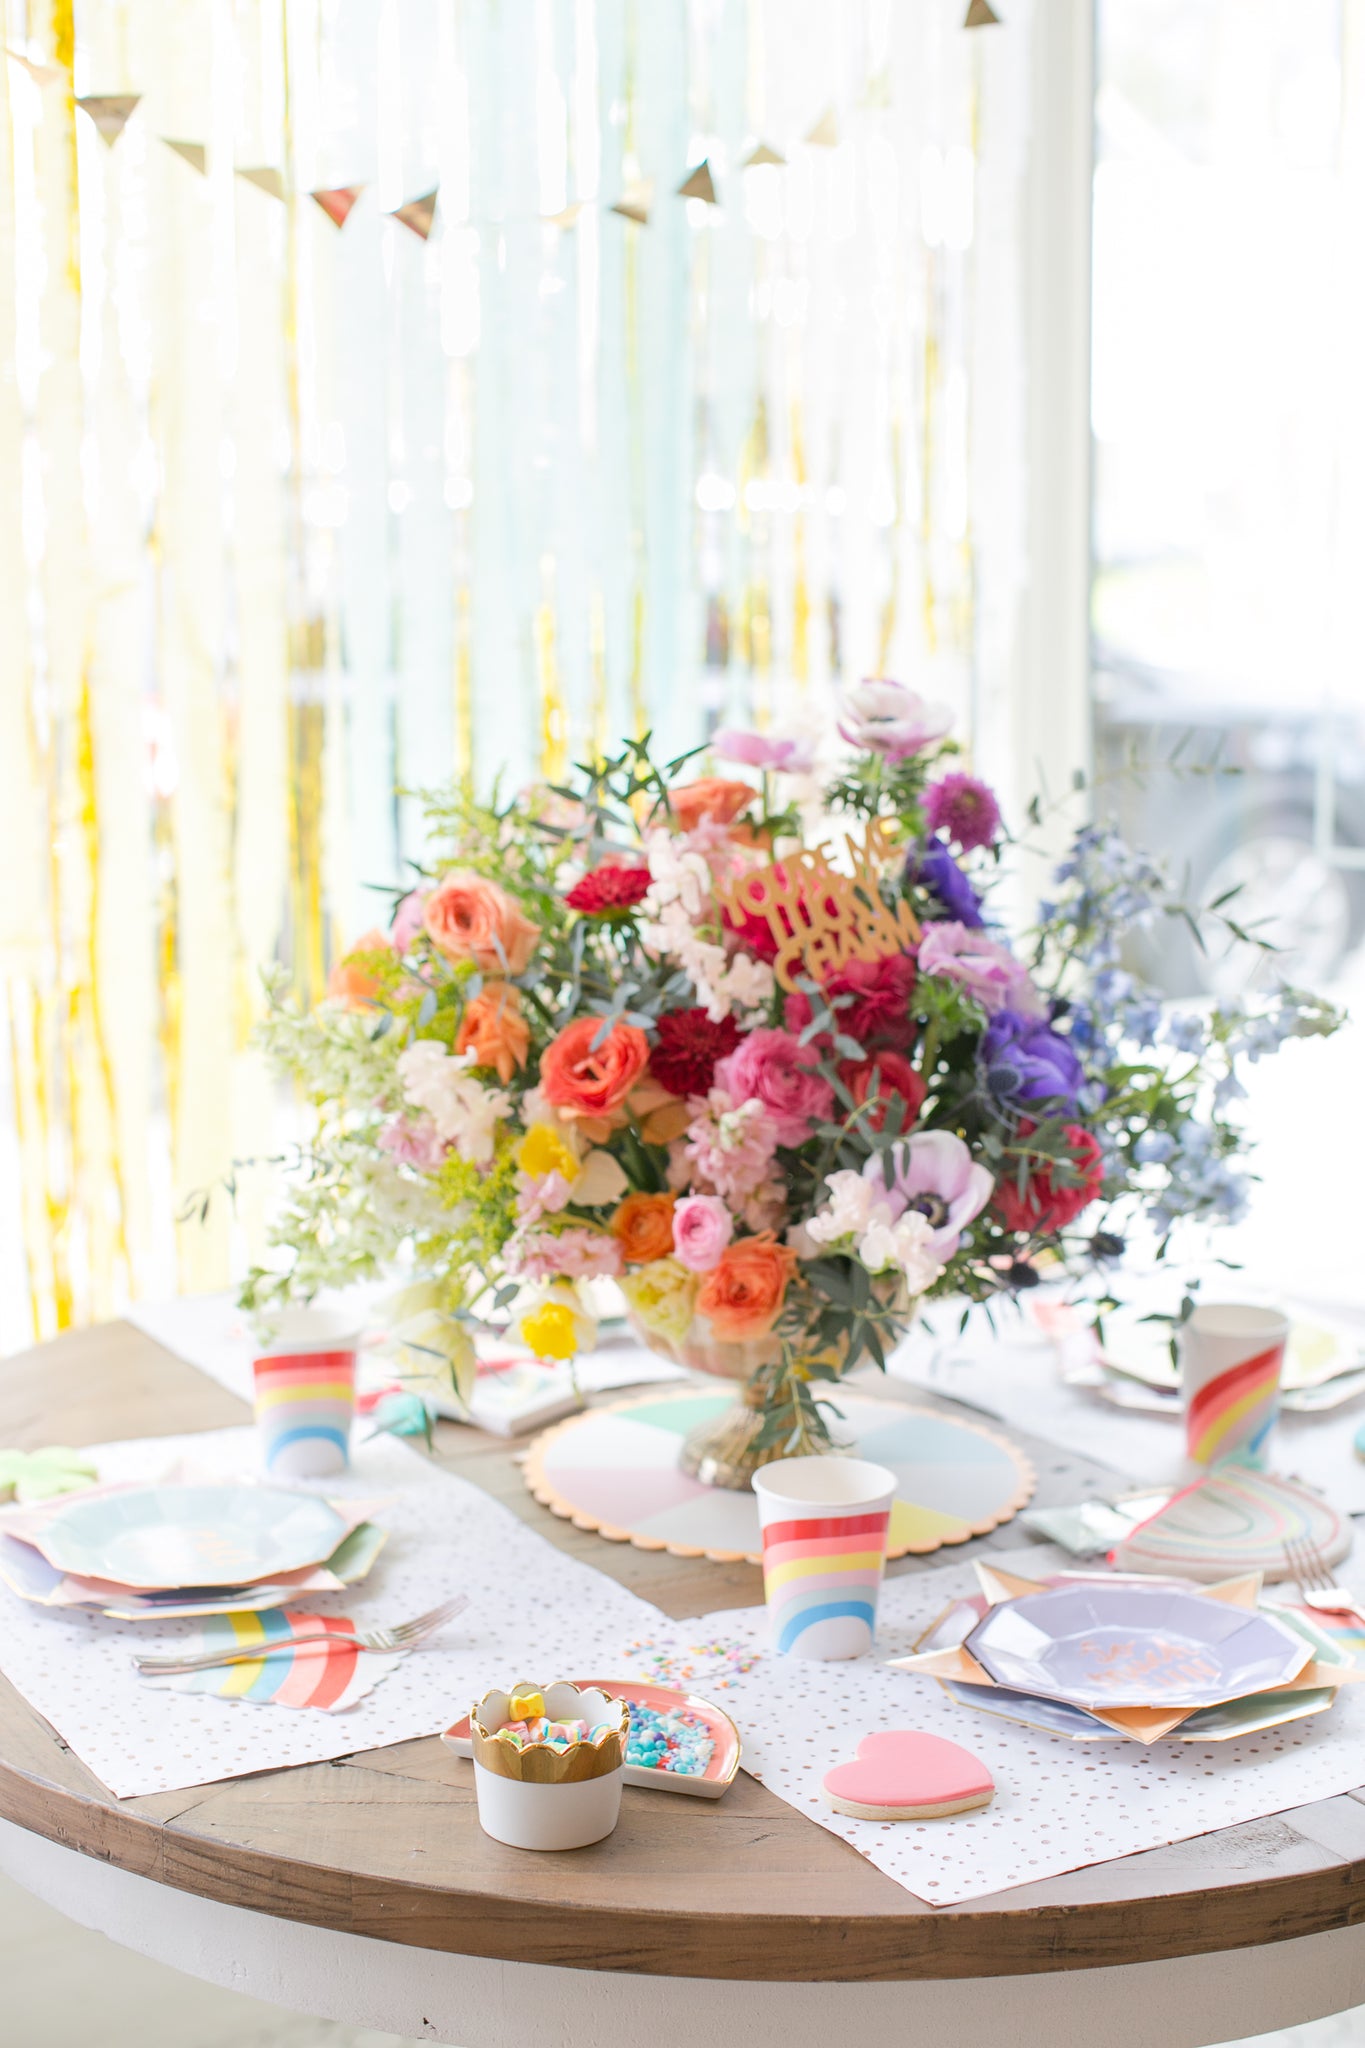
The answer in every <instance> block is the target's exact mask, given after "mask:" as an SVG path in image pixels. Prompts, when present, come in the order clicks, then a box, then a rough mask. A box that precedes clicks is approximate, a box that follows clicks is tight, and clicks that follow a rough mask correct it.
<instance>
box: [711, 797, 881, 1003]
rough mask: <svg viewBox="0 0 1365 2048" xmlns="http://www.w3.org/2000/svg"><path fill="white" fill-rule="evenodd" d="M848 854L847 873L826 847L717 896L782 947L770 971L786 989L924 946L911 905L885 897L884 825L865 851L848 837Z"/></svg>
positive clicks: (756, 871) (787, 857) (871, 829)
mask: <svg viewBox="0 0 1365 2048" xmlns="http://www.w3.org/2000/svg"><path fill="white" fill-rule="evenodd" d="M844 848H845V852H846V855H847V861H848V872H844V871H842V870H840V869H838V868H835V867H833V866H831V864H830V860H829V857H828V855H827V854H826V853H825V852H824V851H823V850H822V849H821V848H819V847H808V848H801V849H800V850H798V851H797V852H796V853H792V854H784V855H783V857H782V859H781V860H779V861H774V862H773V863H772V865H771V866H770V867H764V868H753V869H751V870H750V871H749V873H748V874H746V875H741V876H740V878H739V880H738V881H737V882H734V883H732V884H731V886H730V887H729V888H728V889H726V890H723V891H721V892H720V899H719V900H720V903H721V907H722V909H724V910H728V911H729V912H730V914H731V916H732V917H734V918H736V919H743V918H745V917H759V918H762V919H763V920H764V922H765V923H766V924H767V927H768V930H769V931H770V932H771V933H772V936H773V938H774V940H775V941H776V943H777V949H778V951H777V958H776V959H775V960H774V962H773V973H774V974H775V975H776V977H777V980H778V982H779V983H780V985H781V986H782V987H783V988H785V989H790V990H794V989H796V988H797V986H798V985H799V983H798V976H799V975H800V974H804V975H806V976H807V977H808V978H809V979H810V980H812V981H818V982H824V981H826V980H827V979H828V978H829V976H830V975H831V974H834V973H836V972H837V971H838V969H839V968H841V967H845V966H847V964H848V962H849V961H850V960H868V961H872V960H887V959H891V958H893V957H894V956H895V955H896V954H898V953H905V952H907V951H908V950H909V948H910V947H911V946H914V945H916V944H917V943H918V941H919V937H920V924H919V919H918V918H917V917H916V916H915V913H914V911H913V910H912V909H911V907H910V905H909V904H908V903H907V902H905V901H904V900H903V899H902V900H901V901H900V902H898V903H896V904H895V905H894V907H893V906H892V905H890V904H888V903H887V902H886V901H885V900H884V898H883V896H882V892H881V885H880V880H879V870H880V867H881V865H882V864H883V863H884V862H885V861H886V860H887V858H888V857H889V855H890V853H891V851H892V849H891V847H890V846H889V845H888V843H887V835H886V828H885V826H884V825H883V824H882V823H881V822H880V821H875V822H874V823H872V824H871V825H869V826H868V828H867V831H866V833H865V835H864V837H863V841H862V844H861V845H859V844H858V842H857V841H856V840H855V839H852V838H848V837H846V838H845V840H844Z"/></svg>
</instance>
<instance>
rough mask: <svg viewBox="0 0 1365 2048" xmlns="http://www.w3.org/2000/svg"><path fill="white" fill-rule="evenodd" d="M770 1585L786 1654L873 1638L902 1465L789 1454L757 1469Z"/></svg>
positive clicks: (856, 1649)
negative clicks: (896, 1467) (894, 1467)
mask: <svg viewBox="0 0 1365 2048" xmlns="http://www.w3.org/2000/svg"><path fill="white" fill-rule="evenodd" d="M754 1492H755V1493H756V1494H757V1496H758V1519H759V1521H760V1523H761V1524H762V1528H763V1592H764V1595H765V1597H766V1599H767V1602H768V1613H769V1615H770V1616H771V1618H772V1629H773V1647H774V1648H775V1649H776V1650H778V1651H779V1652H780V1653H781V1654H782V1655H783V1656H784V1657H817V1658H821V1659H825V1660H831V1659H834V1658H838V1657H860V1656H861V1655H862V1653H863V1651H864V1650H870V1649H871V1648H872V1643H873V1639H874V1637H875V1634H876V1628H877V1595H878V1593H879V1592H880V1591H881V1583H882V1572H883V1570H884V1569H885V1566H886V1531H887V1526H888V1524H889V1523H890V1520H891V1503H892V1501H893V1500H894V1499H895V1497H896V1475H895V1473H894V1472H889V1471H888V1470H887V1468H886V1466H885V1465H872V1464H869V1463H868V1461H867V1460H866V1459H865V1458H833V1457H831V1458H782V1459H779V1460H778V1462H777V1463H776V1464H773V1465H764V1466H762V1467H761V1468H760V1470H759V1471H757V1472H755V1474H754Z"/></svg>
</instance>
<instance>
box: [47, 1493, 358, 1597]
mask: <svg viewBox="0 0 1365 2048" xmlns="http://www.w3.org/2000/svg"><path fill="white" fill-rule="evenodd" d="M345 1534H346V1523H345V1522H344V1521H343V1519H342V1517H341V1516H340V1515H339V1514H338V1513H337V1511H336V1509H335V1508H334V1507H332V1506H331V1505H330V1504H329V1503H328V1502H327V1501H325V1500H319V1499H317V1498H316V1497H315V1496H313V1495H311V1494H305V1493H286V1492H285V1491H284V1490H283V1489H282V1488H278V1487H270V1486H135V1487H128V1488H127V1489H125V1490H122V1491H118V1492H111V1493H106V1494H101V1495H100V1496H98V1497H94V1498H83V1497H82V1496H80V1495H76V1496H75V1497H73V1499H72V1500H71V1502H70V1504H69V1506H64V1507H61V1508H58V1509H57V1510H56V1511H55V1512H54V1513H53V1514H52V1515H51V1516H50V1517H49V1518H48V1519H47V1520H46V1521H45V1522H44V1524H43V1526H42V1528H41V1530H40V1531H35V1532H34V1534H33V1536H32V1538H31V1539H30V1540H31V1541H32V1543H33V1546H34V1548H35V1549H37V1550H40V1551H41V1552H42V1554H43V1556H44V1557H45V1558H46V1559H47V1561H48V1563H49V1564H52V1565H55V1566H56V1567H57V1568H58V1570H59V1571H63V1572H72V1573H75V1574H77V1575H79V1576H80V1577H83V1578H93V1579H106V1580H116V1581H117V1582H118V1584H119V1585H122V1586H127V1587H129V1588H131V1589H133V1590H135V1591H137V1592H165V1591H170V1590H172V1589H174V1588H178V1587H188V1586H193V1587H196V1588H202V1587H208V1586H246V1585H250V1584H251V1583H252V1582H253V1581H255V1580H259V1579H263V1578H266V1577H268V1576H272V1575H273V1574H275V1573H277V1572H292V1571H299V1570H301V1569H302V1568H303V1567H304V1566H305V1565H313V1564H319V1563H321V1562H322V1560H323V1559H324V1558H327V1557H330V1556H331V1554H332V1552H333V1551H334V1550H335V1549H336V1548H337V1546H338V1544H339V1543H340V1542H341V1539H342V1537H343V1536H344V1535H345Z"/></svg>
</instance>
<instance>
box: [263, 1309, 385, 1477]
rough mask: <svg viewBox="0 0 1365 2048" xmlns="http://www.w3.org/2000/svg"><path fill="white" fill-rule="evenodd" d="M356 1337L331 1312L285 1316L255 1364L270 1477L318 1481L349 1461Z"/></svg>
mask: <svg viewBox="0 0 1365 2048" xmlns="http://www.w3.org/2000/svg"><path fill="white" fill-rule="evenodd" d="M359 1341H360V1333H359V1331H358V1330H357V1329H356V1327H355V1324H354V1323H353V1322H352V1321H351V1319H350V1318H349V1317H347V1316H343V1315H339V1314H336V1313H334V1312H333V1311H332V1310H330V1309H317V1308H296V1309H288V1310H286V1312H285V1314H284V1315H283V1317H282V1318H281V1319H280V1323H279V1326H278V1328H277V1330H276V1333H275V1337H274V1341H273V1342H272V1343H271V1344H270V1345H268V1346H267V1348H266V1349H265V1350H263V1351H261V1352H260V1353H259V1354H258V1356H257V1358H256V1361H255V1367H254V1370H255V1378H256V1428H257V1431H258V1433H259V1436H260V1440H261V1455H262V1457H263V1459H264V1461H265V1467H266V1470H267V1471H268V1472H275V1473H278V1474H280V1475H282V1476H284V1477H288V1478H291V1479H320V1478H323V1477H325V1476H326V1474H327V1473H329V1472H344V1471H345V1470H346V1467H347V1465H348V1464H349V1463H350V1461H351V1414H352V1411H353V1409H354V1407H355V1354H356V1346H357V1344H358V1343H359Z"/></svg>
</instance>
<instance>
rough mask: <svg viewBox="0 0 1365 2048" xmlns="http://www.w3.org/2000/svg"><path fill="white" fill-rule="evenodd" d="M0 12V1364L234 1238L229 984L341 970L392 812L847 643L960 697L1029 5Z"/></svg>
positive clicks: (1005, 346) (811, 670) (458, 4)
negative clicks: (410, 207)
mask: <svg viewBox="0 0 1365 2048" xmlns="http://www.w3.org/2000/svg"><path fill="white" fill-rule="evenodd" d="M0 11H2V12H3V25H4V42H5V45H6V48H7V49H8V51H9V52H10V53H11V55H10V56H9V58H8V59H7V60H6V61H4V62H3V63H0V131H2V133H0V562H2V563H3V569H2V570H0V675H2V676H3V684H2V687H0V872H3V876H4V888H3V890H0V969H2V970H3V996H4V1002H3V1029H4V1034H5V1039H6V1051H7V1061H6V1067H7V1073H8V1081H9V1102H8V1114H7V1116H6V1117H0V1144H3V1147H4V1149H3V1151H0V1221H3V1223H4V1225H5V1228H4V1231H3V1233H2V1236H3V1245H4V1249H3V1253H2V1254H0V1293H2V1294H3V1302H2V1303H0V1343H3V1345H4V1346H6V1347H9V1346H12V1345H14V1344H16V1343H19V1342H22V1341H24V1340H25V1339H26V1338H27V1337H28V1336H29V1335H37V1336H48V1335H51V1334H52V1333H53V1332H54V1331H56V1330H58V1329H60V1328H62V1327H64V1326H66V1325H68V1324H71V1323H79V1322H84V1321H88V1320H90V1319H92V1318H96V1317H99V1316H104V1315H108V1314H110V1313H112V1312H114V1311H115V1310H116V1309H117V1307H118V1306H119V1304H120V1303H121V1302H122V1301H124V1300H126V1299H128V1298H129V1297H130V1296H132V1295H136V1294H139V1293H145V1292H148V1291H161V1292H166V1291H170V1290H171V1289H173V1288H177V1287H178V1288H182V1289H187V1290H188V1289H195V1288H201V1287H208V1286H214V1285H221V1284H223V1283H224V1281H225V1280H226V1278H227V1277H228V1274H229V1271H230V1269H231V1267H232V1266H233V1265H234V1264H236V1263H238V1262H239V1261H240V1259H241V1257H242V1255H243V1253H244V1250H245V1249H246V1247H247V1245H248V1244H249V1243H250V1242H251V1241H253V1240H254V1238H255V1236H256V1234H257V1232H258V1230H259V1226H260V1210H261V1206H262V1204H263V1202H264V1199H265V1196H266V1189H265V1186H264V1184H263V1183H264V1176H256V1177H255V1178H254V1179H253V1180H252V1181H250V1182H248V1183H246V1184H244V1191H243V1195H242V1198H241V1201H240V1203H239V1207H238V1212H237V1214H236V1216H235V1217H234V1216H233V1215H232V1214H231V1213H230V1211H229V1208H228V1206H227V1205H226V1204H225V1203H221V1202H219V1203H216V1204H215V1205H213V1207H212V1208H211V1209H210V1212H209V1215H208V1219H207V1221H206V1222H203V1223H201V1222H200V1221H199V1220H198V1219H197V1216H196V1217H191V1218H189V1219H188V1220H180V1221H177V1222H173V1221H172V1219H173V1218H176V1217H180V1216H181V1215H182V1212H183V1210H184V1206H185V1203H186V1200H187V1198H188V1197H189V1195H190V1194H191V1192H192V1191H194V1190H196V1189H203V1188H206V1187H208V1186H210V1185H211V1184H213V1183H214V1182H216V1181H217V1180H218V1179H219V1178H220V1177H221V1176H222V1175H223V1173H224V1172H225V1171H226V1170H227V1168H228V1166H229V1163H230V1161H231V1160H232V1159H233V1158H234V1157H240V1156H243V1155H259V1154H262V1153H267V1152H269V1151H270V1150H271V1148H272V1146H273V1145H274V1144H276V1143H277V1142H278V1139H279V1136H280V1133H281V1131H282V1129H285V1128H287V1123H288V1114H289V1111H288V1105H284V1104H280V1103H279V1102H277V1101H276V1100H275V1099H274V1098H273V1097H272V1095H271V1093H270V1091H269V1089H268V1087H267V1084H266V1082H265V1079H264V1077H263V1074H262V1071H261V1068H260V1066H259V1065H258V1063H257V1061H256V1059H255V1057H254V1056H253V1054H252V1053H251V1051H250V1049H249V1045H248V1040H249V1036H250V1031H251V1026H252V1022H253V1019H254V1016H255V1014H256V1009H257V1001H258V997H257V989H258V969H259V967H260V965H261V963H262V962H264V961H267V960H270V959H272V958H276V957H282V958H284V959H285V960H287V961H288V962H289V963H290V966H291V969H292V972H293V974H294V976H295V978H296V981H297V984H298V987H299V989H300V992H301V993H302V994H304V995H306V996H313V995H316V994H317V993H318V992H319V990H320V989H321V988H322V986H323V985H324V983H325V977H326V973H327V969H328V965H329V961H330V960H331V958H332V957H333V956H334V954H335V952H336V949H337V947H338V945H339V944H342V943H344V942H345V941H346V940H347V939H348V938H349V937H352V936H354V935H355V934H356V933H357V932H359V931H360V930H361V929H363V928H364V927H365V926H367V925H369V924H371V923H373V922H374V918H375V908H376V903H375V899H374V898H373V897H370V896H368V895H367V893H366V888H365V885H366V884H367V883H370V882H388V881H389V880H391V879H392V878H394V877H396V876H397V875H398V874H399V873H400V872H401V861H402V858H403V855H404V854H405V853H410V852H413V851H415V850H416V845H415V842H416V820H415V816H414V810H415V806H414V803H413V800H412V798H411V797H410V796H408V795H406V794H404V792H407V791H410V790H413V789H416V788H420V787H422V786H424V785H429V784H431V783H433V782H436V781H438V780H440V779H442V778H445V777H448V776H449V775H450V774H451V773H453V772H456V771H461V770H469V771H471V772H472V773H474V774H475V775H476V776H477V777H478V778H479V779H480V780H481V781H484V782H486V781H488V780H490V779H491V778H492V777H493V775H494V774H495V773H496V772H501V773H502V775H503V776H504V779H505V782H506V785H507V786H508V787H509V788H514V787H516V786H517V785H518V783H519V782H521V781H523V780H525V779H526V778H527V777H528V776H530V775H531V774H533V773H534V772H537V771H540V770H544V769H548V770H551V771H557V770H559V769H561V768H562V767H563V766H564V765H565V763H566V761H567V760H569V759H570V758H571V757H572V756H573V755H574V754H575V753H576V751H577V750H579V749H581V748H582V747H584V746H585V745H589V744H592V743H593V742H600V741H605V740H608V739H610V738H611V737H612V736H614V735H616V734H618V733H619V732H621V731H622V730H626V729H638V728H642V727H644V726H646V725H653V726H654V728H655V729H656V730H657V731H658V732H659V733H660V735H661V737H662V741H663V744H664V745H665V746H666V747H668V748H674V747H676V748H682V747H684V746H686V745H689V744H692V743H693V742H695V741H697V740H699V739H700V738H701V737H703V735H704V733H705V731H706V730H707V729H708V728H709V727H710V726H711V725H712V724H714V723H715V722H716V721H717V720H718V719H722V718H723V719H726V720H735V719H742V720H749V719H753V720H755V721H757V722H758V723H759V724H766V723H771V722H774V721H778V720H780V721H783V722H788V721H791V720H801V719H806V720H813V719H815V718H817V717H818V716H819V714H820V711H821V707H822V706H824V705H826V704H827V702H828V697H829V693H830V691H831V688H832V686H834V685H835V684H836V683H837V682H838V681H839V680H840V679H842V678H852V677H856V676H858V675H860V674H864V673H872V672H885V673H891V674H898V675H901V676H904V677H910V678H914V679H916V680H917V681H919V682H920V683H921V685H922V686H925V687H929V688H932V689H933V690H934V691H935V692H937V693H939V694H942V695H946V696H949V697H951V698H952V699H954V700H955V701H956V703H957V704H958V706H959V710H960V712H961V714H962V717H963V719H964V720H965V722H966V723H967V725H968V728H969V729H971V728H972V727H975V729H976V730H978V731H980V730H982V728H983V725H985V724H988V723H989V715H990V706H991V703H992V702H993V701H994V697H993V695H992V694H991V693H992V692H998V691H1000V690H1003V689H1004V688H1005V687H1006V686H1007V670H1008V665H1009V659H1010V652H1009V650H1010V645H1011V635H1012V631H1013V608H1014V604H1015V600H1016V596H1017V588H1018V580H1019V568H1018V564H1019V538H1018V536H1019V529H1020V518H1021V513H1020V507H1021V502H1022V485H1021V481H1020V471H1021V468H1022V462H1021V399H1020V396H1019V394H1018V390H1017V386H1018V383H1019V333H1020V319H1021V314H1020V280H1019V277H1018V274H1017V273H1018V259H1017V221H1018V212H1019V204H1020V189H1021V182H1022V173H1023V158H1024V150H1025V143H1026V137H1025V132H1024V131H1025V125H1026V108H1027V101H1028V81H1027V62H1028V58H1027V42H1028V6H1027V4H1026V0H1016V4H1015V5H1013V6H1012V7H1011V8H1010V9H1009V10H1008V11H1007V13H1006V18H1005V20H1004V23H1003V25H1002V26H1000V27H989V28H987V29H986V30H985V31H983V32H981V33H968V32H965V31H964V28H963V13H962V0H915V4H914V5H912V6H907V5H904V4H902V0H841V4H838V5H830V4H829V0H669V4H662V5H661V4H655V0H344V4H341V0H82V4H78V5H73V0H29V4H28V5H27V6H26V5H25V4H24V0H0ZM91 95H101V96H107V95H130V96H131V95H137V96H138V97H137V100H136V104H135V106H134V107H133V110H132V112H131V114H130V115H129V116H128V117H127V119H126V122H125V125H123V126H122V128H121V129H119V128H118V127H117V118H118V116H117V112H116V113H115V116H114V118H113V119H112V120H110V119H108V118H107V117H102V119H101V125H99V126H97V124H96V114H97V113H99V112H100V110H98V109H95V108H90V109H82V108H80V107H78V106H77V104H76V101H77V99H78V98H86V97H88V96H91ZM111 129H112V130H113V131H114V132H113V133H112V135H111V133H110V131H111ZM760 145H761V146H760ZM755 150H757V151H758V155H759V161H758V162H757V163H756V164H753V165H751V166H749V167H745V159H746V158H748V157H750V156H751V155H753V153H754V152H755ZM774 158H777V159H780V160H779V161H773V160H772V159H774ZM703 163H705V165H706V167H707V173H708V174H709V186H708V177H707V176H702V175H700V173H699V166H701V165H702V164H703ZM244 172H246V173H253V174H254V175H252V176H245V175H242V173H244ZM685 182H690V183H691V186H692V190H693V191H694V192H699V193H701V194H703V195H706V194H707V193H708V190H710V189H713V190H714V192H715V196H716V203H714V204H712V203H711V202H710V199H709V197H708V196H698V197H683V196H680V195H679V193H678V187H679V186H680V185H682V184H683V183H685ZM356 186H359V187H361V188H362V190H361V192H360V196H359V198H358V200H357V201H356V203H355V205H354V207H353V208H352V210H351V211H350V212H349V214H346V215H345V217H344V221H343V224H342V225H341V226H340V227H338V225H336V222H335V220H334V219H333V218H332V217H329V215H328V213H326V212H324V210H323V208H322V207H321V206H320V205H318V204H315V203H314V201H313V200H312V198H310V196H309V194H310V193H311V192H313V191H315V190H318V189H322V188H328V189H334V188H340V187H356ZM432 191H435V193H436V203H435V212H434V216H433V217H432V219H431V225H430V232H429V234H428V235H427V236H426V237H425V238H423V236H422V234H421V232H420V225H421V219H422V218H423V217H422V216H419V225H418V229H417V230H416V231H410V229H409V227H408V226H407V225H405V224H404V223H403V222H402V221H400V220H397V219H395V218H392V217H391V216H392V215H393V214H395V213H396V211H397V209H399V208H400V207H404V206H406V205H407V204H408V203H409V202H411V201H413V200H414V199H418V198H422V197H425V196H426V195H428V194H430V193H431V192H432ZM623 200H624V202H625V204H626V205H627V206H628V207H629V208H630V209H631V213H632V214H633V215H635V216H637V217H628V215H626V214H623V213H618V212H614V211H612V208H613V207H614V206H615V205H616V203H617V202H620V201H623ZM343 210H344V209H343ZM640 215H643V216H644V217H643V218H639V217H638V216H640ZM556 216H557V217H558V218H555V217H556ZM983 652H984V653H985V655H986V657H987V659H986V660H985V661H983V659H982V656H983ZM988 682H989V689H988Z"/></svg>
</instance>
